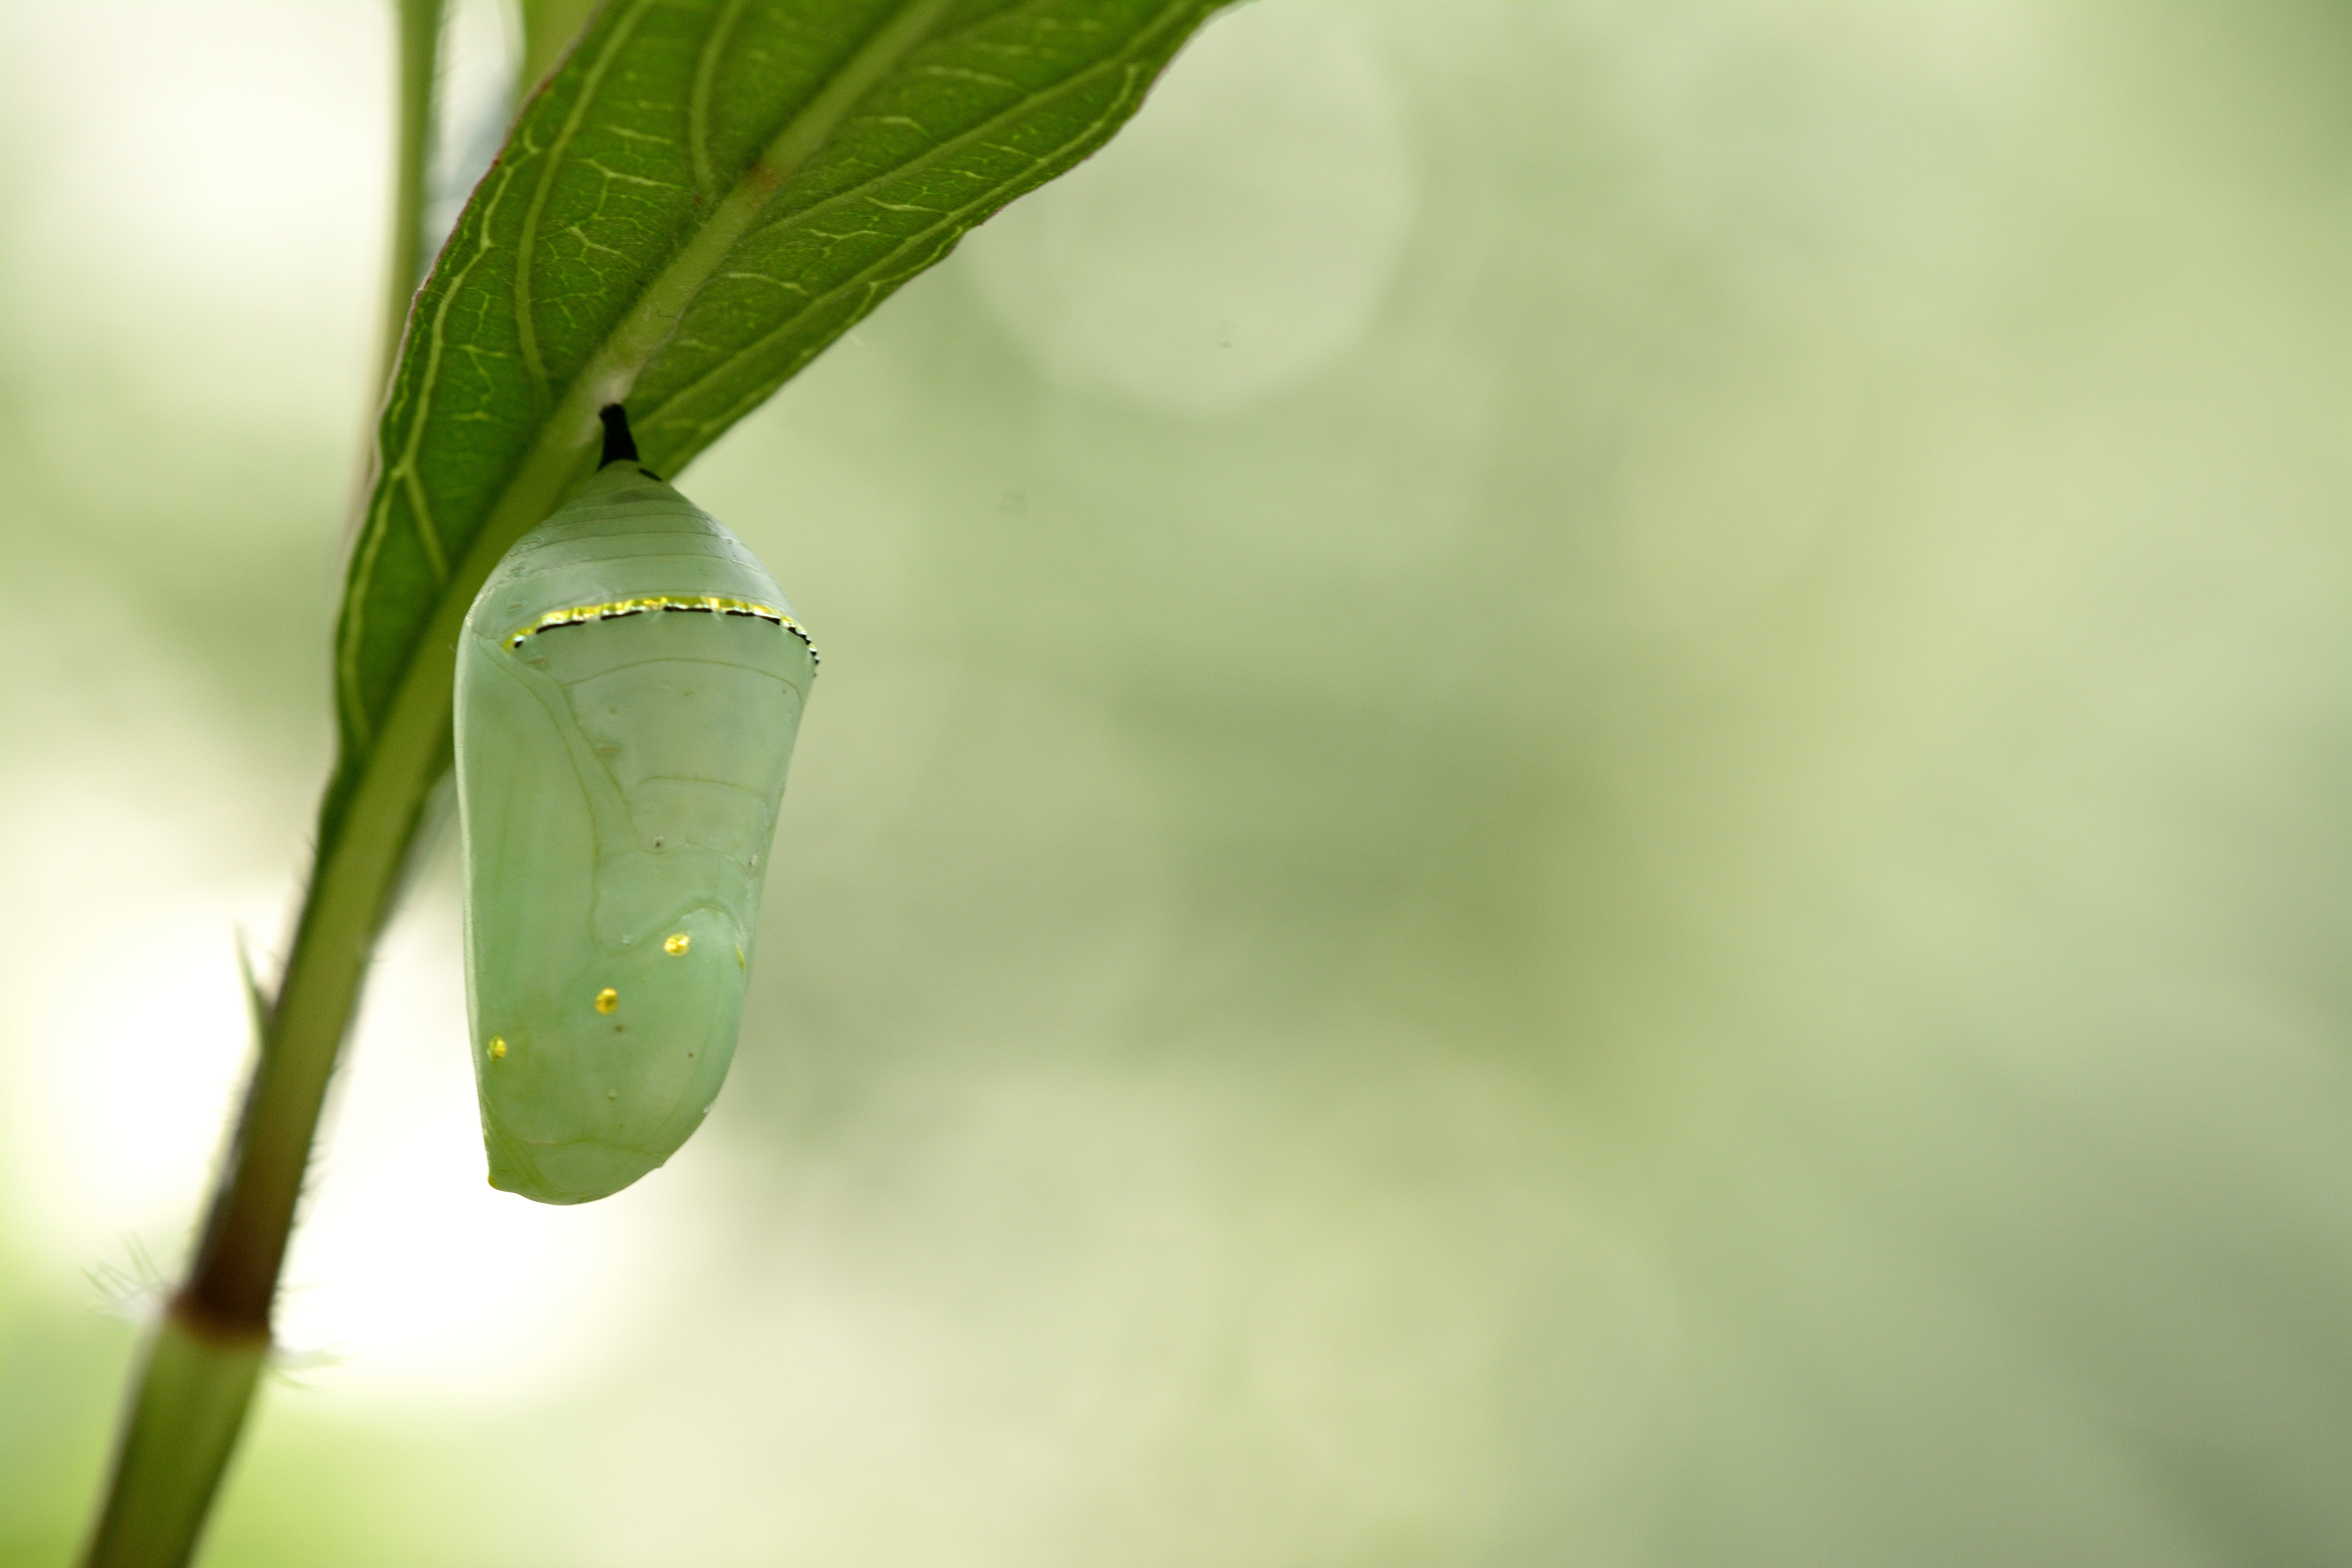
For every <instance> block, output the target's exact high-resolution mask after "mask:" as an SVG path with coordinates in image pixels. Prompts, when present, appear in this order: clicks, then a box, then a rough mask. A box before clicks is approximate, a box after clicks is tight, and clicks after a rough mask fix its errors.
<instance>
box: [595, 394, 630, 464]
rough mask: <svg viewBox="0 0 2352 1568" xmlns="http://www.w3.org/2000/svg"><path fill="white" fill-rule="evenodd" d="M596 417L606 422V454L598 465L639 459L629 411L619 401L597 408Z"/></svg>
mask: <svg viewBox="0 0 2352 1568" xmlns="http://www.w3.org/2000/svg"><path fill="white" fill-rule="evenodd" d="M596 417H597V418H599V419H602V420H603V421H604V457H602V458H599V459H598V460H597V463H596V466H597V467H598V468H603V467H604V466H605V465H606V464H608V463H634V462H635V461H636V460H637V443H636V438H635V437H633V436H631V435H630V434H629V415H628V411H627V410H626V409H625V408H623V407H622V406H621V405H619V404H617V403H607V404H606V405H604V407H602V408H599V409H598V410H596Z"/></svg>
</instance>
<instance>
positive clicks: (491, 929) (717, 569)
mask: <svg viewBox="0 0 2352 1568" xmlns="http://www.w3.org/2000/svg"><path fill="white" fill-rule="evenodd" d="M604 423H605V439H604V464H603V466H602V467H601V468H599V469H598V470H597V472H596V474H595V476H594V477H593V478H592V479H589V480H588V481H587V482H586V483H584V484H583V485H582V486H581V487H580V489H578V490H577V491H576V492H575V493H574V494H573V495H572V499H571V500H568V501H566V502H565V503H564V504H563V506H562V508H560V509H559V510H557V511H556V512H555V514H554V515H553V516H552V517H550V518H549V519H548V520H547V521H545V522H542V523H541V524H540V525H539V526H538V527H537V528H535V529H533V530H531V531H530V532H529V533H527V534H525V535H523V537H522V538H521V539H520V540H519V541H517V542H516V543H515V546H514V548H513V549H512V550H510V551H509V552H507V555H506V558H505V559H504V560H503V561H501V562H500V563H499V566H498V569H497V570H496V571H495V572H493V573H492V574H490V578H489V581H488V582H487V583H485V584H483V585H482V591H481V593H480V595H478V596H477V597H476V599H475V600H474V605H473V608H472V609H471V610H470V611H468V612H467V616H466V626H465V631H464V632H463V634H462V635H461V636H460V637H459V639H458V649H457V806H458V813H459V821H460V828H461V832H462V834H463V837H464V840H465V863H466V1002H467V1013H468V1015H469V1016H470V1017H471V1019H472V1026H473V1058H474V1080H475V1084H476V1087H477V1089H478V1091H479V1095H480V1100H481V1110H482V1142H483V1143H484V1145H485V1146H486V1148H487V1149H488V1154H489V1167H490V1184H491V1185H492V1186H494V1187H500V1188H504V1189H505V1190H507V1191H509V1192H514V1193H520V1194H522V1195H523V1196H525V1197H528V1198H535V1199H537V1200H538V1201H540V1202H541V1203H551V1204H576V1203H586V1202H588V1201H590V1200H592V1199H594V1198H601V1197H604V1196H606V1195H607V1194H612V1193H615V1192H618V1191H620V1190H621V1189H622V1188H623V1187H625V1186H627V1185H628V1184H630V1183H632V1182H634V1181H635V1180H636V1179H637V1178H638V1177H639V1176H642V1175H644V1174H645V1173H646V1172H648V1171H650V1170H653V1169H654V1168H655V1167H656V1166H657V1165H659V1164H661V1163H663V1162H664V1161H665V1160H667V1159H668V1158H669V1156H670V1155H671V1154H672V1153H674V1152H676V1151H677V1147H678V1145H680V1144H681V1143H684V1142H686V1140H687V1138H688V1135H689V1134H690V1133H692V1132H693V1131H694V1130H695V1128H696V1127H697V1126H698V1125H700V1123H701V1121H702V1118H703V1115H704V1113H705V1112H707V1111H708V1110H709V1109H710V1103H711V1101H712V1100H713V1099H714V1098H715V1097H716V1096H717V1095H718V1093H719V1084H720V1082H721V1081H722V1080H723V1079H725V1078H726V1076H727V1068H728V1064H729V1063H730V1061H731V1060H732V1059H733V1058H734V1055H735V1036H736V1030H737V1027H738V1025H739V1024H740V1020H741V1016H742V1006H743V985H744V980H745V977H746V975H747V973H748V972H749V966H750V963H751V936H752V929H753V925H754V923H755V922H756V921H757V920H758V918H759V911H760V884H761V860H762V858H764V856H765V854H766V851H767V849H768V846H769V840H770V839H771V838H772V837H773V836H774V833H775V826H776V808H777V806H778V805H779V804H780V803H781V801H782V797H783V792H784V771H785V768H786V767H787V765H789V763H791V761H792V753H793V734H794V732H795V731H797V730H798V728H799V726H800V717H801V705H802V704H803V702H804V701H805V700H807V698H808V691H809V683H810V681H811V680H812V679H814V676H815V673H816V654H815V650H814V648H812V647H810V646H809V642H808V638H807V636H806V634H804V633H803V632H802V630H801V628H800V626H799V624H798V623H797V622H795V621H794V620H793V616H792V610H791V607H790V606H789V605H786V603H785V602H784V596H783V594H782V591H780V590H779V589H778V588H777V586H776V582H775V579H774V578H772V577H771V576H769V575H768V573H767V570H766V569H765V568H764V567H762V566H761V564H760V563H759V561H758V560H757V559H756V558H755V557H754V556H753V555H752V554H751V552H750V551H749V550H747V549H745V548H744V547H743V546H742V544H741V543H740V542H738V541H737V540H736V539H735V537H734V535H732V534H730V533H729V532H728V531H727V530H726V529H724V528H722V527H720V526H719V523H718V522H717V521H715V520H714V519H712V518H711V517H710V516H709V515H708V514H707V513H705V512H703V511H702V510H699V509H698V508H697V507H695V506H694V505H693V504H692V503H690V502H689V501H688V500H686V498H685V497H683V496H681V495H679V494H678V493H677V490H675V489H671V488H670V487H669V486H668V485H667V484H664V483H663V482H662V481H661V480H660V479H658V478H656V476H655V475H654V474H653V473H652V472H651V471H650V470H648V469H646V468H641V467H639V466H638V463H637V454H636V448H635V445H634V444H633V443H632V442H631V441H630V439H629V433H628V423H627V420H626V419H625V417H624V416H623V415H622V413H621V410H620V408H619V407H618V406H617V405H616V406H614V407H611V408H607V409H605V410H604Z"/></svg>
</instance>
